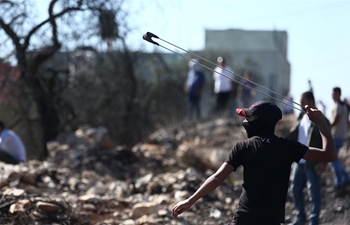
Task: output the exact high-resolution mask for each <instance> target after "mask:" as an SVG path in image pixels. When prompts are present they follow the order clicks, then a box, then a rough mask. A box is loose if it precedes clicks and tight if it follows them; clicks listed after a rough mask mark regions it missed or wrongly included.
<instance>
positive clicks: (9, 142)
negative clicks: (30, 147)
mask: <svg viewBox="0 0 350 225" xmlns="http://www.w3.org/2000/svg"><path fill="white" fill-rule="evenodd" d="M0 161H2V162H4V163H8V164H18V163H20V162H25V161H26V149H25V147H24V144H23V142H22V140H21V138H20V137H19V136H18V135H17V134H16V133H15V132H13V131H12V130H10V129H6V128H5V125H4V124H3V122H1V121H0Z"/></svg>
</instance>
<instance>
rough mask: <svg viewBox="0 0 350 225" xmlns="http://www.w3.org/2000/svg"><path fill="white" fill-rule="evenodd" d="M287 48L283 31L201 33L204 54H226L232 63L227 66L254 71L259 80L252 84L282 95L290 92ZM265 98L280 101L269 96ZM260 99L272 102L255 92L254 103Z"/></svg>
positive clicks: (207, 31)
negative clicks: (203, 41)
mask: <svg viewBox="0 0 350 225" xmlns="http://www.w3.org/2000/svg"><path fill="white" fill-rule="evenodd" d="M287 47H288V35H287V32H286V31H254V30H240V29H228V30H206V31H205V49H204V50H205V51H211V52H216V53H220V52H222V53H223V54H226V55H229V58H230V59H231V60H232V61H231V62H230V61H228V62H227V63H228V64H231V65H232V67H233V70H235V67H234V66H233V65H235V66H238V67H240V68H244V69H248V70H253V71H256V72H258V74H259V76H260V79H258V80H256V81H258V82H259V84H260V85H263V86H264V87H267V88H269V89H271V90H273V91H275V92H276V93H278V94H280V95H283V96H285V95H286V94H287V93H288V92H289V91H290V64H289V62H288V58H287ZM249 62H253V63H249ZM235 72H236V71H235ZM239 75H243V74H239ZM253 76H254V73H253ZM253 81H254V77H253ZM258 90H260V91H262V92H264V93H267V92H268V91H266V90H264V89H261V88H259V89H258ZM269 95H273V96H275V97H276V98H279V99H280V98H281V97H278V95H277V96H276V95H274V94H273V93H270V94H269ZM260 99H268V100H272V101H274V102H276V101H275V100H273V99H271V98H268V97H266V96H265V95H263V94H261V93H260V94H259V93H257V94H256V97H255V100H260Z"/></svg>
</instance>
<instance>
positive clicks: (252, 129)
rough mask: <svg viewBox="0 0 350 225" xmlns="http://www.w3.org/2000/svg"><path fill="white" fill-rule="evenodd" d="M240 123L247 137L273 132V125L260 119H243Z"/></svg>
mask: <svg viewBox="0 0 350 225" xmlns="http://www.w3.org/2000/svg"><path fill="white" fill-rule="evenodd" d="M242 125H243V127H244V129H245V130H246V132H247V136H248V138H250V137H253V136H270V135H272V134H273V133H274V125H272V124H267V123H265V122H264V121H263V120H261V119H256V120H253V121H248V120H247V119H245V120H244V121H243V123H242Z"/></svg>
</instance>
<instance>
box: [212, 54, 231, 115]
mask: <svg viewBox="0 0 350 225" xmlns="http://www.w3.org/2000/svg"><path fill="white" fill-rule="evenodd" d="M217 63H218V66H217V67H215V69H214V73H213V79H214V93H215V95H216V103H215V108H214V115H217V116H222V115H224V114H225V113H226V112H227V111H228V109H227V106H228V103H229V100H230V95H231V92H232V84H233V80H232V79H234V78H235V77H234V75H233V71H232V69H231V67H229V66H227V65H226V60H225V59H224V58H223V57H221V56H220V57H218V58H217ZM230 78H231V79H230Z"/></svg>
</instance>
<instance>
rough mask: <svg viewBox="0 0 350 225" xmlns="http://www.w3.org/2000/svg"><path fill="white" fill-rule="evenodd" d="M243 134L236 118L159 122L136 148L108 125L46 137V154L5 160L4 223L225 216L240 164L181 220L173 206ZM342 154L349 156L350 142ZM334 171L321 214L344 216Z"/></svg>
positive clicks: (330, 219) (342, 220)
mask: <svg viewBox="0 0 350 225" xmlns="http://www.w3.org/2000/svg"><path fill="white" fill-rule="evenodd" d="M291 121H292V119H288V118H287V119H284V120H283V121H281V122H280V123H279V125H278V132H277V133H279V134H283V133H286V131H287V130H288V129H289V128H290V126H291V125H292V123H291ZM244 138H245V132H244V130H243V128H242V126H241V124H240V121H235V120H234V119H232V118H230V119H217V120H210V121H203V122H201V123H186V124H178V125H177V126H174V127H169V128H162V129H159V130H157V131H156V132H154V133H153V134H152V135H150V136H149V138H148V140H147V141H145V142H142V143H139V144H137V145H135V146H133V147H132V148H128V147H125V146H115V145H114V144H113V142H112V141H111V140H110V138H109V136H108V131H107V130H106V129H105V128H104V127H98V128H93V127H89V126H82V127H80V128H79V129H78V130H77V131H76V132H74V133H72V134H63V135H61V136H60V137H58V138H57V139H56V140H54V141H52V142H50V143H48V149H49V154H50V156H49V157H48V159H47V160H46V161H43V162H39V161H35V160H31V161H28V162H26V163H22V164H20V165H8V164H3V163H0V169H1V173H0V176H1V179H0V181H1V182H0V188H1V194H0V224H101V225H102V224H123V225H141V224H143V225H156V224H174V225H175V224H181V225H187V224H188V225H192V224H201V225H205V224H227V223H228V222H229V221H231V219H232V216H233V213H234V210H235V208H236V207H237V204H238V198H239V195H240V193H241V184H242V169H241V168H240V169H239V170H237V172H234V173H232V174H231V175H230V177H229V178H228V179H226V181H225V182H224V183H223V185H221V186H220V187H219V188H218V189H217V190H215V191H213V192H212V193H210V194H209V195H208V196H206V197H204V198H203V199H202V200H200V201H199V202H198V203H197V204H195V205H193V207H192V208H191V209H190V210H189V211H187V212H185V213H183V214H182V215H181V216H180V217H179V218H178V219H176V220H175V219H172V217H171V207H172V206H173V205H174V204H175V203H176V202H177V201H179V200H181V199H184V198H186V197H188V196H190V195H191V194H193V193H194V191H195V190H196V189H197V188H198V187H199V186H200V185H201V184H202V183H203V182H204V181H205V179H206V178H207V177H208V176H209V175H211V174H212V173H213V172H214V171H215V170H216V169H217V168H218V167H219V166H220V165H221V163H222V162H223V161H224V160H225V158H226V156H227V154H228V152H229V150H230V149H231V147H232V146H233V145H234V144H235V142H236V141H238V140H242V139H244ZM345 146H349V145H348V144H347V145H345ZM342 159H343V160H344V162H345V163H347V162H350V157H348V151H347V149H343V151H342ZM347 165H349V164H347ZM332 179H333V178H332V174H331V171H330V170H328V171H327V172H326V173H325V174H324V177H323V183H324V188H323V192H324V206H323V209H324V210H323V211H322V218H321V220H322V222H324V223H329V224H332V225H342V224H347V222H349V221H350V216H349V215H350V214H349V212H350V198H349V197H348V196H344V197H343V198H340V199H339V198H338V199H336V198H334V197H333V196H332ZM286 214H287V216H286V218H287V221H291V220H292V219H293V218H294V214H293V204H292V201H291V198H290V197H289V198H288V202H287V206H286Z"/></svg>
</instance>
